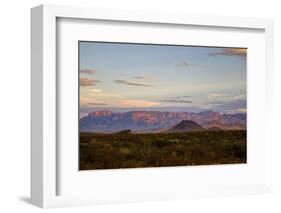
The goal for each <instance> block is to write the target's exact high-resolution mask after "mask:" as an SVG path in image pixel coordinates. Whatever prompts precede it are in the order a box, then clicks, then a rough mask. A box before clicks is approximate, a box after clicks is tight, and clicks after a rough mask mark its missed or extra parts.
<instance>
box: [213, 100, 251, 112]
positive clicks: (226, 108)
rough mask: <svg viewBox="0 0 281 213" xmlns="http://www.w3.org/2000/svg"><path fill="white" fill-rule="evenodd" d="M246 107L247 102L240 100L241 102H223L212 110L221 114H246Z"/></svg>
mask: <svg viewBox="0 0 281 213" xmlns="http://www.w3.org/2000/svg"><path fill="white" fill-rule="evenodd" d="M246 107H247V100H246V99H241V100H232V101H227V102H224V103H223V104H218V105H216V106H215V107H214V110H218V111H223V112H229V113H233V112H242V111H244V112H246Z"/></svg>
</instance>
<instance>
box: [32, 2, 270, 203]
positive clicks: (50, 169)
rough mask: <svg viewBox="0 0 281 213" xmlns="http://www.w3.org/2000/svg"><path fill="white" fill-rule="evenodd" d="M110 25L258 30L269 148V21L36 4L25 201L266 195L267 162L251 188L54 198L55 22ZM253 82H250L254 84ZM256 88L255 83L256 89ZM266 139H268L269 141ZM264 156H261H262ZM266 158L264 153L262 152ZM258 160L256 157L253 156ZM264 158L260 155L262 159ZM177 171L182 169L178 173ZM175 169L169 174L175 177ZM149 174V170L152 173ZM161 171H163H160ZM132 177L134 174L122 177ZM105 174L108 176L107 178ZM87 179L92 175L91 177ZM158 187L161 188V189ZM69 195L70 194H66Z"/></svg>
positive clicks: (197, 187) (242, 185)
mask: <svg viewBox="0 0 281 213" xmlns="http://www.w3.org/2000/svg"><path fill="white" fill-rule="evenodd" d="M59 18H64V19H81V20H85V19H87V20H110V21H119V22H135V23H140V22H141V23H153V24H161V25H169V26H172V25H175V26H178V25H180V26H191V25H192V26H200V27H201V26H202V27H213V28H216V27H217V28H227V29H228V30H231V29H256V30H262V31H264V41H265V48H264V49H265V52H264V54H265V58H264V62H265V63H264V65H265V68H264V69H262V70H263V71H262V72H263V73H262V74H264V75H265V76H266V78H265V79H260V80H262V81H264V83H265V85H266V87H265V88H264V89H262V92H264V94H265V95H266V99H265V103H264V107H265V109H266V112H268V113H267V114H265V115H264V123H265V125H266V131H265V132H266V133H264V135H262V136H263V137H264V138H265V141H264V144H263V145H264V146H266V147H267V146H269V145H268V144H270V142H271V141H270V131H272V130H271V128H270V127H271V126H270V125H271V124H270V123H271V122H270V121H271V119H272V116H273V115H272V113H271V112H272V107H273V96H272V94H271V91H272V90H273V89H272V88H273V84H272V82H273V80H272V79H273V77H274V76H273V21H272V20H271V19H257V18H240V17H216V16H203V15H187V14H173V13H158V12H157V13H155V12H147V11H125V10H124V11H123V10H112V9H100V8H85V7H74V6H54V5H41V6H38V7H35V8H32V10H31V27H32V29H31V43H32V44H31V58H32V62H31V65H32V66H31V69H32V70H31V73H32V76H31V80H32V88H31V97H32V103H31V112H32V113H31V114H32V117H31V131H32V134H31V140H32V141H31V201H32V203H33V204H34V205H37V206H40V207H43V208H47V207H63V206H76V205H92V204H100V203H117V202H138V201H144V200H166V199H182V198H187V197H197V196H214V195H219V196H220V195H235V194H238V195H240V194H253V193H264V192H270V187H271V182H270V177H271V176H270V175H271V173H270V161H266V162H265V166H264V170H262V171H259V172H264V173H265V174H264V175H265V178H262V179H261V181H259V182H258V183H254V184H249V183H246V182H245V183H240V184H239V185H237V183H236V184H233V185H221V186H210V187H200V183H194V186H195V187H193V188H190V187H189V188H188V187H187V188H188V190H187V188H185V187H182V188H177V187H173V186H171V187H168V188H163V189H162V190H158V191H157V190H156V189H155V192H153V193H152V192H149V193H145V192H144V193H142V194H139V193H137V192H136V193H135V194H134V192H133V190H132V191H130V193H128V192H127V194H126V192H122V193H123V195H122V196H120V195H119V194H118V193H119V192H116V191H115V192H112V193H109V192H108V191H105V193H103V194H100V195H99V194H97V195H95V196H91V195H87V194H85V195H83V194H82V195H63V194H62V195H61V194H60V195H58V184H61V183H60V181H59V177H58V175H59V173H60V169H61V168H60V166H58V159H59V156H58V155H59V152H58V145H57V137H58V136H57V116H58V115H57V107H58V106H57V104H58V100H57V88H58V84H59V83H60V82H59V81H57V76H56V75H57V74H56V70H57V69H58V68H57V58H56V57H57V52H56V51H57V45H58V44H57V20H58V19H59ZM254 81H255V80H253V82H254ZM254 84H255V83H253V84H252V85H253V86H256V87H259V86H260V85H258V81H257V83H256V85H254ZM271 139H272V138H271ZM262 154H263V155H266V152H264V153H262ZM267 155H268V153H267ZM257 157H258V156H257ZM263 157H266V156H263ZM181 169H182V168H181ZM181 169H180V168H173V169H170V170H169V171H168V170H167V171H168V172H176V171H177V170H181ZM153 170H154V169H149V171H146V173H147V172H150V173H153ZM163 171H164V170H163ZM129 173H134V170H130V171H129V172H127V174H129ZM108 174H110V173H108ZM91 175H93V174H91ZM163 187H164V184H163ZM70 190H71V189H70Z"/></svg>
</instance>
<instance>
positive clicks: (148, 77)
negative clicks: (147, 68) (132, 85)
mask: <svg viewBox="0 0 281 213" xmlns="http://www.w3.org/2000/svg"><path fill="white" fill-rule="evenodd" d="M133 78H135V79H140V80H150V79H151V78H152V77H151V76H148V75H136V76H134V77H133Z"/></svg>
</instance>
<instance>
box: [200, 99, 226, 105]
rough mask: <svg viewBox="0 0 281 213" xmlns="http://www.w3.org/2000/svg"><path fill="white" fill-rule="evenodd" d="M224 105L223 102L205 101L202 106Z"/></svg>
mask: <svg viewBox="0 0 281 213" xmlns="http://www.w3.org/2000/svg"><path fill="white" fill-rule="evenodd" d="M223 103H225V102H224V101H218V100H212V101H205V102H204V104H206V105H220V104H223Z"/></svg>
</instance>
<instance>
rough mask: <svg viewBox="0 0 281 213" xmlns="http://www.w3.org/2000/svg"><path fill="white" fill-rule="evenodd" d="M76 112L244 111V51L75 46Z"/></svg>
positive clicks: (117, 45) (122, 45)
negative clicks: (77, 94) (78, 95)
mask: <svg viewBox="0 0 281 213" xmlns="http://www.w3.org/2000/svg"><path fill="white" fill-rule="evenodd" d="M79 51H80V52H79V56H80V58H79V62H80V109H85V108H101V109H106V108H129V109H132V108H147V109H151V108H153V107H157V108H159V107H175V108H176V107H186V108H187V109H188V108H197V109H199V111H200V110H209V109H210V110H214V111H221V112H226V113H236V112H246V64H247V63H246V62H247V60H246V52H247V50H246V49H241V48H240V49H238V48H214V47H195V46H168V45H148V44H146V45H144V44H125V43H123V44H121V43H102V42H79Z"/></svg>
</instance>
